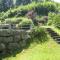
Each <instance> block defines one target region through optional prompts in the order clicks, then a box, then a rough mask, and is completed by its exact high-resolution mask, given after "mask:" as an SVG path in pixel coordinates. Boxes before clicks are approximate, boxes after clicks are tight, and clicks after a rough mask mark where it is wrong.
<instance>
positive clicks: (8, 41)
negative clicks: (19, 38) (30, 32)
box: [2, 37, 13, 43]
mask: <svg viewBox="0 0 60 60" xmlns="http://www.w3.org/2000/svg"><path fill="white" fill-rule="evenodd" d="M2 42H3V43H10V42H13V37H3V38H2Z"/></svg>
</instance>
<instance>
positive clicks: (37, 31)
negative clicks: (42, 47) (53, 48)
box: [31, 27, 47, 42]
mask: <svg viewBox="0 0 60 60" xmlns="http://www.w3.org/2000/svg"><path fill="white" fill-rule="evenodd" d="M31 36H32V38H33V39H34V38H36V39H38V40H40V41H41V42H43V41H46V40H47V34H46V32H45V29H44V28H40V27H35V28H34V29H33V30H32V34H31Z"/></svg>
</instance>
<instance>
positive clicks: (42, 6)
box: [2, 2, 57, 18]
mask: <svg viewBox="0 0 60 60" xmlns="http://www.w3.org/2000/svg"><path fill="white" fill-rule="evenodd" d="M32 9H33V10H35V11H36V12H37V13H38V14H39V15H48V12H56V11H57V4H56V3H53V2H45V3H44V2H39V3H34V2H33V3H31V4H28V5H25V6H19V7H17V8H14V9H10V10H8V11H7V12H6V13H4V15H3V17H2V18H8V17H9V18H10V17H14V16H17V17H18V16H25V14H26V13H27V12H28V11H29V10H32Z"/></svg>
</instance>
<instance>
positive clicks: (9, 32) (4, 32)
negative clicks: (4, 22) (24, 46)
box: [0, 29, 13, 36]
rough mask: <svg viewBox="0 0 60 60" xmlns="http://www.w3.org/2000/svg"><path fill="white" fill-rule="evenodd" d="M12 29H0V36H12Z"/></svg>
mask: <svg viewBox="0 0 60 60" xmlns="http://www.w3.org/2000/svg"><path fill="white" fill-rule="evenodd" d="M12 35H13V31H12V30H9V29H0V36H12Z"/></svg>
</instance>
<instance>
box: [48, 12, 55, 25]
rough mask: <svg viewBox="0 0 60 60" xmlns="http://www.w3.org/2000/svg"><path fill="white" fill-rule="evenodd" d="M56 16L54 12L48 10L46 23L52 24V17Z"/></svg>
mask: <svg viewBox="0 0 60 60" xmlns="http://www.w3.org/2000/svg"><path fill="white" fill-rule="evenodd" d="M55 16H56V13H52V12H49V13H48V25H53V24H54V18H55Z"/></svg>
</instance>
